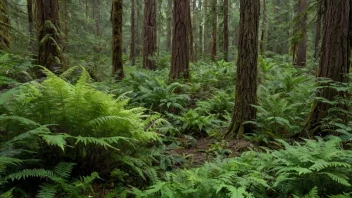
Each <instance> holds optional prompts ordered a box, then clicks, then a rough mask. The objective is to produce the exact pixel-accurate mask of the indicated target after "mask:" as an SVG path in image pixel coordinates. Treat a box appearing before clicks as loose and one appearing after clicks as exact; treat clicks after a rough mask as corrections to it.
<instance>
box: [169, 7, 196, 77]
mask: <svg viewBox="0 0 352 198" xmlns="http://www.w3.org/2000/svg"><path fill="white" fill-rule="evenodd" d="M173 2H174V4H173V5H174V11H173V21H174V22H173V26H174V28H173V37H172V60H171V69H170V74H169V78H170V80H174V79H177V78H184V79H189V49H190V47H189V44H190V43H189V38H188V36H189V30H188V29H189V28H190V27H191V26H190V24H189V23H190V19H189V17H190V13H189V12H190V2H189V0H173Z"/></svg>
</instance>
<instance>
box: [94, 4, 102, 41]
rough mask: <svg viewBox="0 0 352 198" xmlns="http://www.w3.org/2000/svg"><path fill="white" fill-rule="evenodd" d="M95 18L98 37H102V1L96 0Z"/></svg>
mask: <svg viewBox="0 0 352 198" xmlns="http://www.w3.org/2000/svg"><path fill="white" fill-rule="evenodd" d="M94 14H95V15H94V18H95V31H96V33H95V34H96V35H97V36H100V35H101V31H100V0H95V3H94Z"/></svg>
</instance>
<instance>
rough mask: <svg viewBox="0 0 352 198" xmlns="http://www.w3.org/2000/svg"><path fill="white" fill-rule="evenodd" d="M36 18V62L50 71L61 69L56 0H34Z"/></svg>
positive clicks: (59, 31) (57, 4)
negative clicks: (37, 42)
mask: <svg viewBox="0 0 352 198" xmlns="http://www.w3.org/2000/svg"><path fill="white" fill-rule="evenodd" d="M36 6H37V9H36V10H37V20H38V30H39V31H38V41H39V55H38V62H39V64H40V65H43V66H45V67H46V68H48V69H49V70H51V71H59V70H61V69H63V65H64V63H63V61H64V59H63V55H62V50H61V43H62V41H61V40H62V38H61V30H60V17H59V1H58V0H36Z"/></svg>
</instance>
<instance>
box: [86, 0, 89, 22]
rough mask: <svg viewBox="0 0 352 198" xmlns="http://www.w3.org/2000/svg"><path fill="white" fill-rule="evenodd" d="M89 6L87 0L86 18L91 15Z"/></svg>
mask: <svg viewBox="0 0 352 198" xmlns="http://www.w3.org/2000/svg"><path fill="white" fill-rule="evenodd" d="M88 13H89V7H88V0H86V18H88V17H89V14H88Z"/></svg>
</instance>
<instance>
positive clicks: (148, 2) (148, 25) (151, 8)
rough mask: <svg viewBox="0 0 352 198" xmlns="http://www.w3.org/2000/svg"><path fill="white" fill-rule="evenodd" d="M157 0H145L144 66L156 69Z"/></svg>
mask: <svg viewBox="0 0 352 198" xmlns="http://www.w3.org/2000/svg"><path fill="white" fill-rule="evenodd" d="M156 31H157V29H156V0H144V45H143V67H144V68H146V69H150V70H154V69H156V66H155V61H154V60H153V59H154V55H155V52H156V51H157V49H156V45H157V43H156V42H157V35H156Z"/></svg>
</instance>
